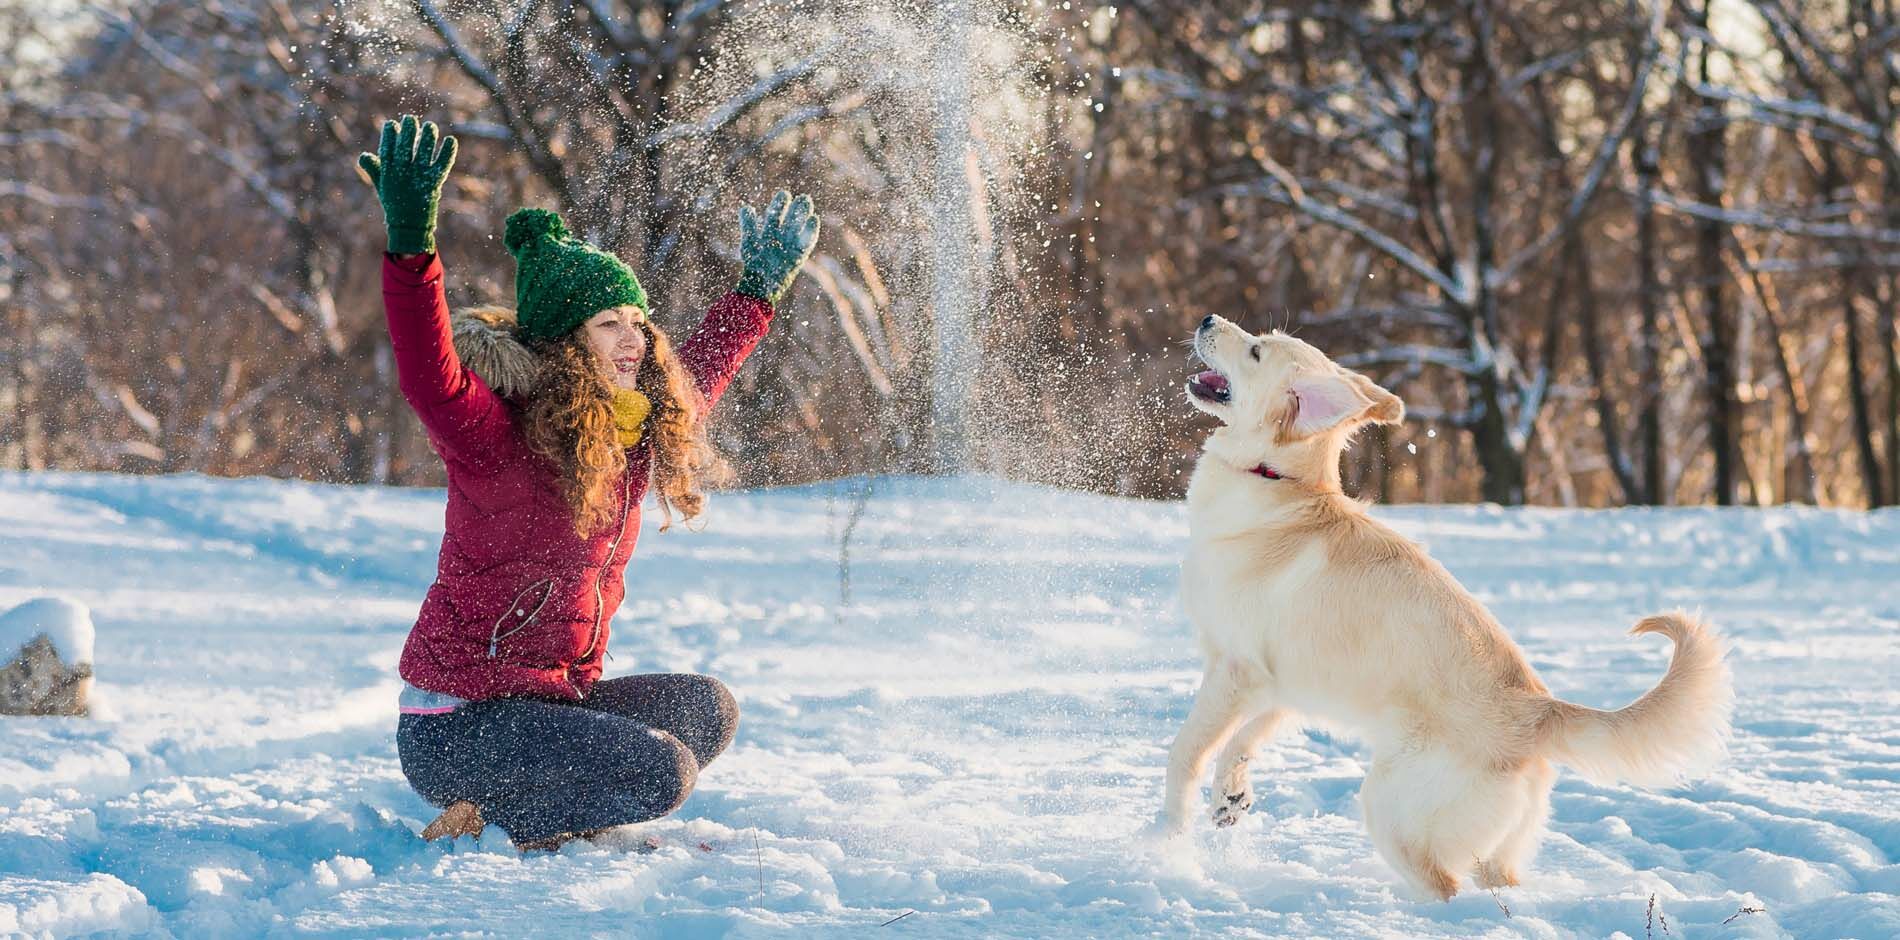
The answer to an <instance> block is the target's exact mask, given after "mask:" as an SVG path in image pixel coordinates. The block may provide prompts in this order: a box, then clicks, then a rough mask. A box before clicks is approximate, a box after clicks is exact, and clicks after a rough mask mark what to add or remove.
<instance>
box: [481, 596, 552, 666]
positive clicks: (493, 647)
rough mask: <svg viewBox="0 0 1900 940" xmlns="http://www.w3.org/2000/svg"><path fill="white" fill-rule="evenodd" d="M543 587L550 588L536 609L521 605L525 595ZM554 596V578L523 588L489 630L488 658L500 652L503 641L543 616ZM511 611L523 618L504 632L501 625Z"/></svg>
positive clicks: (492, 657)
mask: <svg viewBox="0 0 1900 940" xmlns="http://www.w3.org/2000/svg"><path fill="white" fill-rule="evenodd" d="M542 587H546V588H547V589H548V590H547V592H546V593H544V594H542V595H541V602H540V603H538V604H536V605H534V610H532V611H530V610H527V609H526V608H523V607H522V606H521V599H522V598H524V597H527V596H528V595H529V594H531V593H533V592H534V591H536V590H537V589H539V588H542ZM553 596H554V579H553V578H542V579H541V580H539V581H536V582H534V583H533V584H530V585H528V586H527V587H525V588H522V589H521V593H519V594H516V595H515V599H514V600H511V601H509V602H508V609H507V610H504V611H502V612H501V616H500V617H497V618H495V628H494V629H493V630H490V631H488V658H489V659H494V658H495V655H496V654H497V653H498V652H500V650H501V641H503V640H505V639H508V638H509V637H511V636H514V635H515V634H517V633H520V632H521V631H523V630H526V629H527V628H528V625H529V624H531V623H533V622H534V618H536V617H539V616H541V608H543V607H546V606H547V605H548V599H549V598H551V597H553ZM510 612H512V613H513V614H514V615H515V616H517V617H520V618H522V620H521V622H520V623H518V624H515V626H514V629H512V630H509V631H508V632H506V633H503V632H502V631H501V625H502V623H503V622H505V621H506V620H507V619H508V615H509V613H510Z"/></svg>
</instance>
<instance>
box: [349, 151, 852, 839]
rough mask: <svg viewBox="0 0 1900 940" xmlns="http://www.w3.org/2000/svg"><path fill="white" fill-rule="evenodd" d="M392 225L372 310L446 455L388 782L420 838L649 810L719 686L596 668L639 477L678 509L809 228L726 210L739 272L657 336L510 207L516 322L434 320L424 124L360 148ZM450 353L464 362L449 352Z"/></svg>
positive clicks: (548, 833) (775, 206)
mask: <svg viewBox="0 0 1900 940" xmlns="http://www.w3.org/2000/svg"><path fill="white" fill-rule="evenodd" d="M359 162H360V164H361V166H362V168H363V170H364V171H365V172H366V173H367V174H368V176H369V179H370V181H371V183H372V184H374V185H375V187H376V193H377V197H378V199H379V200H380V201H381V203H382V207H383V221H384V224H385V226H386V228H387V230H388V252H387V254H386V255H385V258H384V261H383V306H384V308H385V311H386V313H387V314H388V319H389V337H390V342H391V345H392V346H393V347H394V349H395V354H396V368H397V373H398V376H399V380H400V384H401V386H402V393H403V397H404V398H405V399H407V400H408V402H409V404H410V406H411V407H412V408H414V409H415V411H416V414H417V415H418V416H419V417H421V419H422V424H423V426H424V428H426V429H427V431H428V434H429V442H430V444H431V445H432V446H433V447H434V448H435V451H436V453H438V454H440V455H441V457H442V460H443V462H444V464H446V466H447V469H448V491H449V501H448V512H447V524H446V529H445V531H444V533H443V537H442V549H441V554H440V557H439V558H438V560H437V568H436V580H435V583H434V584H432V585H430V587H429V592H428V596H427V597H426V598H425V599H424V600H423V603H422V611H421V613H420V614H419V615H418V617H417V620H416V625H415V627H414V628H413V629H412V630H411V631H410V633H409V640H408V642H407V643H406V644H405V645H404V647H403V652H402V660H401V663H400V666H399V669H400V671H401V673H402V678H403V681H404V682H405V683H406V686H405V687H404V690H403V694H402V701H401V716H400V718H399V719H398V722H399V723H398V728H397V732H396V743H397V749H398V751H399V753H400V755H401V758H402V769H403V774H404V775H405V776H406V777H408V779H409V783H410V785H411V786H413V787H415V788H416V790H417V792H419V793H421V794H422V796H423V797H424V798H426V799H427V800H429V801H430V802H431V803H434V804H436V805H437V806H442V807H446V808H447V811H446V812H444V813H443V814H442V816H441V818H439V819H437V820H436V821H435V822H434V823H432V824H431V825H430V826H429V827H428V828H427V829H424V830H423V835H424V837H425V838H437V837H439V836H443V835H450V836H453V835H460V834H463V833H471V832H479V831H480V830H481V828H482V825H483V822H484V821H485V820H486V821H492V822H494V823H496V824H498V825H500V826H501V827H502V828H503V829H504V830H506V831H507V833H508V835H509V837H510V838H512V839H513V840H514V842H515V844H516V845H517V846H519V847H521V848H522V849H524V850H526V849H533V848H550V849H551V848H553V847H556V846H559V845H560V844H561V843H562V842H565V841H566V840H568V839H570V838H573V837H574V836H577V835H587V834H590V833H593V832H596V831H598V830H602V829H606V828H608V827H611V826H619V825H624V824H626V823H634V822H640V821H642V820H647V819H654V818H657V817H660V816H664V815H666V814H668V813H670V812H672V811H673V810H674V809H676V808H678V807H679V805H680V803H682V802H683V801H684V800H685V799H686V796H687V794H689V793H691V792H692V789H693V784H694V781H695V780H696V779H697V778H698V775H699V773H700V771H701V770H702V769H703V768H704V767H705V766H706V764H707V763H708V762H710V761H711V760H712V759H713V758H714V757H717V756H718V755H719V752H720V751H722V750H724V749H725V747H726V745H727V744H729V743H731V741H732V736H733V732H734V730H735V729H736V728H737V726H738V717H739V710H738V706H737V705H736V704H735V703H734V702H733V698H732V695H731V693H729V692H728V691H727V690H726V687H725V686H724V685H721V684H720V683H719V681H718V680H716V679H712V678H709V677H706V676H696V675H643V676H624V677H621V678H616V679H608V680H606V681H599V680H600V671H601V659H602V655H603V654H604V653H605V652H606V649H607V641H608V633H609V630H608V627H609V620H610V619H611V618H612V616H613V612H614V610H615V609H616V608H618V607H619V605H620V600H621V597H622V595H623V593H624V587H623V583H622V580H621V577H622V572H623V571H624V569H625V568H626V565H627V561H628V559H629V558H630V557H631V556H632V554H633V546H634V540H635V538H636V537H637V536H638V533H639V530H640V503H641V500H642V498H643V497H645V496H646V494H647V492H648V490H649V488H650V489H651V490H652V491H653V492H654V495H655V496H656V497H657V501H658V503H659V505H660V509H661V511H662V512H663V513H664V514H665V515H666V519H667V522H668V523H669V524H670V523H671V522H672V521H673V517H674V515H675V514H678V515H679V516H681V517H683V518H685V519H692V518H693V517H694V516H696V515H698V514H699V512H700V510H701V508H702V507H703V506H704V503H705V495H704V493H703V492H702V491H701V482H702V481H703V480H704V479H705V478H706V476H707V475H708V474H709V473H711V472H712V471H713V470H714V469H715V468H716V467H717V466H718V461H717V458H716V457H715V456H714V454H713V453H712V450H711V448H710V446H709V445H708V443H707V441H706V431H705V426H704V422H703V421H702V418H703V417H704V415H705V414H706V413H707V411H708V410H710V409H711V407H712V405H713V403H715V402H716V401H718V399H719V395H720V393H721V392H722V391H724V390H725V388H726V385H727V383H728V382H730V381H731V380H732V377H733V374H734V373H735V372H737V371H738V368H739V365H740V363H742V362H744V361H745V357H746V355H747V354H748V353H750V352H751V351H752V349H753V347H755V346H756V345H758V342H759V340H760V339H761V338H762V337H763V336H764V335H765V331H766V329H767V327H768V326H769V325H770V323H771V321H772V314H773V304H774V303H775V302H776V301H777V300H778V299H779V298H780V297H781V296H782V295H783V294H784V292H785V290H786V289H787V288H788V287H789V286H790V285H791V282H792V279H793V278H794V277H796V276H797V273H798V268H799V266H800V265H802V264H803V263H804V261H805V258H806V257H808V256H809V255H810V254H811V249H812V245H813V243H814V242H815V241H816V240H817V237H818V219H817V217H816V216H815V215H813V213H812V205H811V200H810V199H809V198H807V197H803V196H801V197H799V198H798V199H797V200H792V199H790V198H789V197H788V196H787V194H785V193H783V192H781V193H779V194H778V195H777V196H775V197H774V198H773V200H772V203H771V206H770V207H769V208H768V209H767V210H766V213H765V215H764V217H762V218H761V217H759V216H758V215H756V214H755V213H753V212H752V210H751V209H750V208H746V209H742V210H741V211H740V227H741V230H742V238H741V247H740V256H741V260H742V261H743V262H744V266H745V267H744V274H743V275H742V276H741V277H740V279H739V284H738V287H737V289H735V290H734V291H733V292H731V293H728V294H727V295H726V296H724V297H722V298H720V299H719V301H718V302H717V303H715V304H713V307H712V310H711V312H709V313H708V314H707V315H706V319H705V321H704V322H703V323H701V324H700V327H699V329H698V330H696V331H694V333H693V335H692V336H691V337H689V338H688V339H687V340H686V341H685V342H684V343H682V344H681V345H680V346H679V348H678V349H677V350H675V349H674V348H673V346H672V344H671V343H670V342H669V341H668V340H667V337H666V334H665V333H663V332H661V331H660V329H659V328H658V327H656V326H654V325H653V324H652V323H651V322H650V321H648V319H647V317H646V311H647V298H646V294H645V292H644V291H642V290H641V288H640V283H639V281H638V279H636V278H635V277H634V274H633V272H632V271H631V270H629V269H628V268H627V266H626V265H624V264H622V263H621V262H620V260H619V259H617V258H615V257H614V256H613V255H611V254H608V253H606V252H603V251H600V250H598V249H596V248H593V247H592V246H590V245H587V244H585V243H584V242H581V241H579V240H577V239H574V238H572V237H571V236H569V235H568V233H567V230H566V228H565V227H564V226H563V225H562V224H561V220H560V217H558V216H556V215H555V214H554V213H552V212H548V211H545V210H540V209H522V210H520V211H518V212H516V213H514V214H513V215H511V216H509V217H508V223H507V226H506V231H505V234H504V236H503V243H504V244H505V245H506V246H507V248H508V251H509V252H510V253H511V254H512V255H513V256H514V258H515V263H516V269H515V300H516V307H515V310H514V311H513V312H512V314H511V313H510V312H509V311H507V310H505V309H501V308H484V309H483V310H479V311H474V312H473V313H472V314H468V315H460V316H457V317H455V318H453V319H452V318H451V317H450V314H449V309H448V304H447V302H446V299H445V297H444V294H443V289H442V263H441V261H440V259H438V258H437V257H436V254H435V225H436V206H437V203H438V202H439V200H440V195H441V191H442V183H443V180H444V179H445V178H446V177H447V176H448V172H449V168H450V167H451V166H452V165H453V164H454V162H455V139H454V138H453V137H449V138H444V139H442V140H441V146H440V149H439V150H438V149H437V132H436V128H435V125H434V124H428V123H423V124H418V122H417V120H416V119H415V118H414V117H405V118H404V119H403V121H402V123H401V125H400V126H398V125H397V124H396V123H395V122H393V121H392V122H387V123H385V124H384V125H383V135H382V141H381V145H380V148H379V152H378V153H377V154H376V155H374V156H372V155H370V154H367V153H366V154H363V156H362V157H361V159H360V161H359ZM465 360H466V363H465Z"/></svg>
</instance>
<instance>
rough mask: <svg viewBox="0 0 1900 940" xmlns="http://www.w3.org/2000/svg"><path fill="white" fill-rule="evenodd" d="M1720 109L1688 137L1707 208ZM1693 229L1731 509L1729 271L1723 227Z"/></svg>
mask: <svg viewBox="0 0 1900 940" xmlns="http://www.w3.org/2000/svg"><path fill="white" fill-rule="evenodd" d="M1694 19H1695V25H1696V26H1697V27H1698V28H1699V29H1702V30H1707V29H1708V26H1709V10H1708V5H1707V3H1704V5H1703V7H1702V8H1701V9H1700V10H1697V11H1696V12H1695V13H1694ZM1713 53H1714V49H1713V48H1712V47H1711V46H1710V44H1708V43H1706V42H1705V43H1703V44H1702V49H1701V51H1700V54H1699V56H1698V60H1699V61H1698V64H1697V71H1698V73H1699V76H1700V80H1701V82H1702V83H1703V84H1705V85H1712V84H1714V76H1713V74H1712V69H1711V67H1710V66H1711V60H1712V58H1713ZM1721 108H1722V106H1721V104H1720V103H1719V102H1717V103H1713V104H1709V103H1705V104H1704V106H1703V108H1702V110H1701V113H1700V114H1699V115H1698V116H1697V118H1696V120H1695V123H1694V124H1693V125H1691V129H1690V131H1689V135H1688V153H1689V161H1690V162H1691V163H1693V164H1694V165H1695V169H1694V171H1693V176H1694V182H1695V197H1696V200H1697V201H1698V202H1701V203H1702V204H1703V205H1708V206H1720V205H1721V204H1722V196H1723V189H1724V187H1725V186H1726V180H1725V179H1724V175H1725V174H1726V172H1727V169H1728V156H1727V143H1726V140H1725V137H1726V132H1727V130H1728V118H1727V117H1726V116H1725V115H1724V114H1723V112H1722V110H1721ZM1695 228H1696V266H1695V271H1696V280H1697V283H1698V285H1699V287H1700V293H1701V297H1702V322H1703V324H1704V326H1705V327H1706V328H1707V330H1708V333H1707V335H1706V336H1705V337H1704V338H1703V339H1702V348H1703V361H1704V363H1705V365H1706V371H1705V379H1704V387H1705V389H1706V391H1707V394H1708V398H1709V447H1710V449H1711V450H1712V451H1714V454H1715V494H1714V495H1715V504H1716V505H1718V506H1733V505H1735V490H1736V486H1735V484H1736V470H1737V467H1736V445H1737V437H1738V434H1737V432H1738V424H1739V423H1740V420H1739V419H1740V409H1739V407H1738V403H1737V402H1736V400H1735V362H1734V354H1735V351H1734V347H1733V339H1732V337H1731V336H1730V335H1729V333H1730V330H1729V326H1730V324H1729V321H1728V310H1727V309H1726V307H1727V301H1726V299H1725V297H1724V291H1723V286H1724V285H1725V284H1726V283H1727V281H1728V270H1727V267H1726V266H1725V265H1724V264H1723V263H1722V253H1723V241H1724V239H1723V232H1724V225H1723V223H1721V222H1719V221H1716V220H1713V219H1703V220H1698V221H1697V222H1696V224H1695Z"/></svg>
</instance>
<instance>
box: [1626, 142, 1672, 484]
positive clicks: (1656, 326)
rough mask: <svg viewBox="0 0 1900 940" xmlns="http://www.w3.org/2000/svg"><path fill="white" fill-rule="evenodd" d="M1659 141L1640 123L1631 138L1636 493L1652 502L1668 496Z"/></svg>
mask: <svg viewBox="0 0 1900 940" xmlns="http://www.w3.org/2000/svg"><path fill="white" fill-rule="evenodd" d="M1657 144H1658V142H1657V141H1656V140H1655V138H1653V137H1652V136H1651V134H1650V131H1649V129H1648V128H1647V127H1646V128H1644V129H1643V130H1642V131H1641V133H1639V134H1637V135H1635V137H1634V139H1633V140H1632V142H1631V145H1630V149H1631V151H1632V156H1633V162H1634V163H1635V166H1636V181H1637V183H1636V283H1637V292H1636V301H1637V308H1638V310H1640V311H1641V313H1642V324H1641V327H1640V329H1641V333H1640V334H1639V335H1638V336H1637V365H1636V368H1637V381H1638V385H1639V388H1638V390H1637V401H1638V405H1637V407H1638V414H1637V419H1636V437H1637V442H1638V445H1639V446H1640V448H1641V450H1642V457H1643V466H1642V472H1643V487H1642V491H1641V495H1640V496H1637V497H1635V499H1636V500H1637V501H1639V502H1641V503H1644V504H1647V505H1650V506H1662V505H1666V504H1667V503H1668V502H1669V493H1668V490H1667V487H1666V484H1665V481H1664V470H1663V447H1662V316H1661V312H1660V311H1661V304H1662V278H1661V276H1660V274H1659V273H1658V271H1657V267H1656V195H1655V194H1656V176H1657V157H1658V154H1657Z"/></svg>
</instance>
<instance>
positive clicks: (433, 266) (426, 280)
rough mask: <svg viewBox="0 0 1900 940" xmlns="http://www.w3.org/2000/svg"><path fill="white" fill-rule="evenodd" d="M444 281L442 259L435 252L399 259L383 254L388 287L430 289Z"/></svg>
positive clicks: (386, 253) (385, 283)
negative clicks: (433, 283)
mask: <svg viewBox="0 0 1900 940" xmlns="http://www.w3.org/2000/svg"><path fill="white" fill-rule="evenodd" d="M441 279H442V258H441V256H440V255H437V254H435V253H433V252H431V253H429V254H424V255H417V256H415V257H399V256H397V255H394V254H391V253H389V252H383V284H384V285H385V286H388V287H428V286H430V285H431V284H432V282H435V281H439V280H441Z"/></svg>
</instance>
